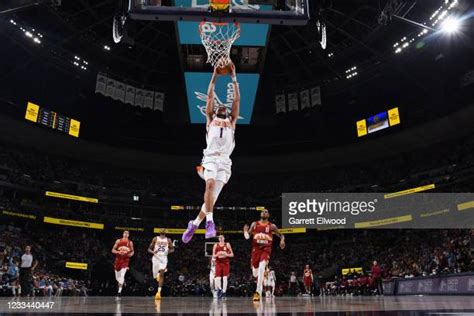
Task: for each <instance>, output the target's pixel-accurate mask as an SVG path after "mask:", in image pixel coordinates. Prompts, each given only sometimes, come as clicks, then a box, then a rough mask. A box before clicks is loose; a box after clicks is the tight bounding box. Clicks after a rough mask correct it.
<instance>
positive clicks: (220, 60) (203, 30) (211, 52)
mask: <svg viewBox="0 0 474 316" xmlns="http://www.w3.org/2000/svg"><path fill="white" fill-rule="evenodd" d="M199 34H200V35H201V41H202V44H203V45H204V47H205V48H206V52H207V62H208V63H210V64H211V65H212V66H214V67H219V68H222V67H225V66H227V65H228V64H229V63H230V62H231V60H230V49H231V48H232V44H234V42H235V40H236V39H238V38H239V36H240V25H239V23H213V22H202V23H201V24H199Z"/></svg>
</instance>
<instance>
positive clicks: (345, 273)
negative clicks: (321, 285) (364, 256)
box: [342, 268, 364, 275]
mask: <svg viewBox="0 0 474 316" xmlns="http://www.w3.org/2000/svg"><path fill="white" fill-rule="evenodd" d="M363 271H364V270H362V268H346V269H342V275H348V274H351V273H354V272H355V273H362V272H363Z"/></svg>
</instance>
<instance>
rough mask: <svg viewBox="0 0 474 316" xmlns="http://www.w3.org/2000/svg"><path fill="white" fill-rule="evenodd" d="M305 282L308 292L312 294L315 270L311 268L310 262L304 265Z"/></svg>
mask: <svg viewBox="0 0 474 316" xmlns="http://www.w3.org/2000/svg"><path fill="white" fill-rule="evenodd" d="M303 284H304V289H305V291H306V294H310V295H311V292H312V291H311V289H312V288H313V271H312V270H311V268H310V267H309V265H308V264H307V265H306V266H305V267H304V271H303Z"/></svg>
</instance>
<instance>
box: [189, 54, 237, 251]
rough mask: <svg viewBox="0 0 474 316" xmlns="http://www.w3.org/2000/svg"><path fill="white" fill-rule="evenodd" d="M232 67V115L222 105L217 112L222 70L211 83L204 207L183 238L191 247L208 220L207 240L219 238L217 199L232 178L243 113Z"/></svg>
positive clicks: (202, 169) (203, 169)
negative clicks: (236, 135)
mask: <svg viewBox="0 0 474 316" xmlns="http://www.w3.org/2000/svg"><path fill="white" fill-rule="evenodd" d="M228 67H229V68H230V75H231V78H232V85H233V89H234V100H233V101H232V110H231V112H230V113H228V111H227V108H226V107H225V106H224V105H222V104H221V105H219V106H218V107H217V109H216V110H214V102H215V95H214V89H215V85H216V80H217V77H218V76H219V74H218V72H219V71H220V70H219V69H220V68H214V73H213V74H212V79H211V82H210V83H209V88H208V91H207V104H206V117H207V123H206V131H207V133H206V142H207V148H206V149H205V150H204V158H203V159H202V163H201V166H200V167H198V174H199V175H200V176H201V178H203V179H204V180H205V181H206V191H205V193H204V204H203V205H202V207H201V211H200V212H199V214H198V216H197V217H196V219H195V220H194V221H190V222H189V223H188V228H187V229H186V231H185V232H184V233H183V237H182V240H183V242H184V243H188V242H189V241H190V240H191V238H192V237H193V235H194V232H195V231H196V229H197V228H198V227H199V224H201V222H202V221H203V220H204V218H206V234H205V237H206V238H212V237H216V227H215V225H214V219H213V216H212V211H213V208H214V203H215V202H216V200H217V197H218V196H219V194H220V192H221V191H222V188H223V187H224V185H225V184H226V183H227V181H229V178H230V176H231V166H232V161H231V160H230V155H231V154H232V151H233V150H234V147H235V139H234V133H235V127H236V124H237V119H238V117H239V112H240V91H239V84H238V82H237V76H236V73H235V66H234V64H233V63H232V62H231V63H230V65H229V66H228Z"/></svg>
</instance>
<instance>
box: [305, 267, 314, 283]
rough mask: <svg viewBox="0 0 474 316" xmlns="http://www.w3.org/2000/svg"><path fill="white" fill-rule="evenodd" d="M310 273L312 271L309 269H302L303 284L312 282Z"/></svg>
mask: <svg viewBox="0 0 474 316" xmlns="http://www.w3.org/2000/svg"><path fill="white" fill-rule="evenodd" d="M312 274H313V272H312V271H311V269H304V273H303V283H304V284H310V283H313V279H312V278H311V275H312Z"/></svg>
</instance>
